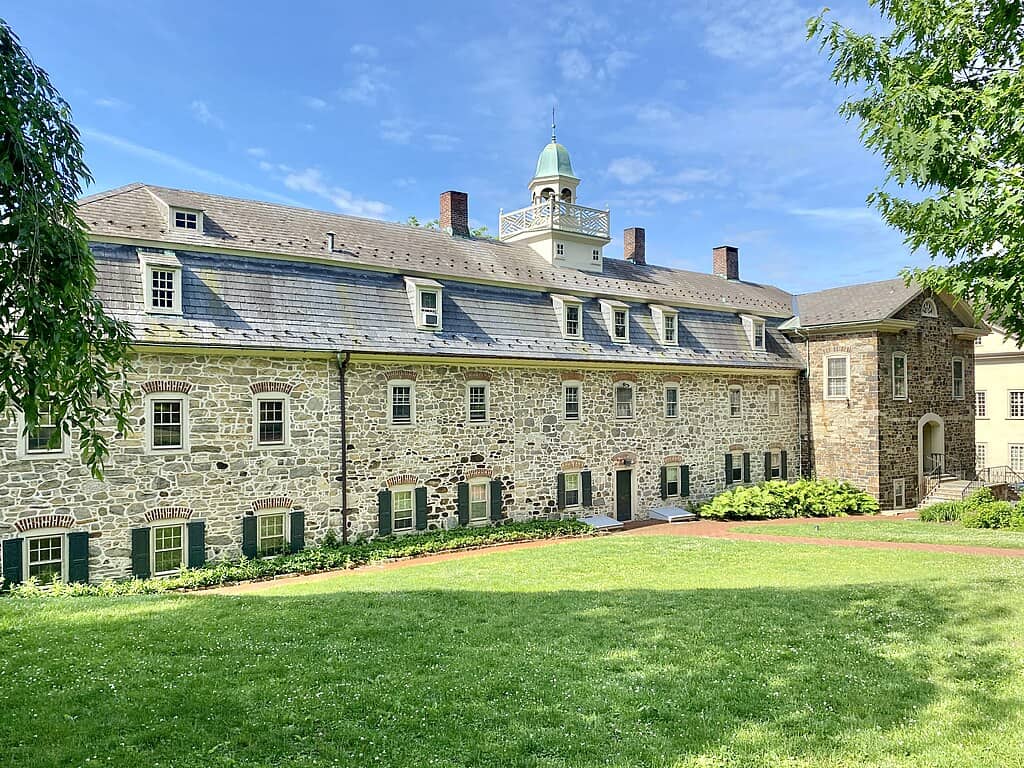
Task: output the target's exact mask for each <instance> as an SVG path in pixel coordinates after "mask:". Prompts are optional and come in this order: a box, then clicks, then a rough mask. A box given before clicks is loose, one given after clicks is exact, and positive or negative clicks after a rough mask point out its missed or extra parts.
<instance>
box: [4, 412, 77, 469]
mask: <svg viewBox="0 0 1024 768" xmlns="http://www.w3.org/2000/svg"><path fill="white" fill-rule="evenodd" d="M51 441H52V443H51ZM17 455H18V458H19V459H63V458H67V457H68V456H70V455H71V439H70V435H69V434H68V433H67V428H66V427H64V426H58V424H57V422H56V418H55V417H54V416H53V414H52V413H51V412H50V411H49V410H47V409H45V408H41V409H40V410H39V413H38V418H37V419H36V425H35V426H34V427H33V428H32V429H30V430H28V431H27V432H26V431H25V417H24V415H23V414H21V413H19V414H18V452H17Z"/></svg>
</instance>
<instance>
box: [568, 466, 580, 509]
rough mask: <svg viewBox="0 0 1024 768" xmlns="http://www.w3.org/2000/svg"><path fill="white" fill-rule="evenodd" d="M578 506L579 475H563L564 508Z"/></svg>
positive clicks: (571, 473)
mask: <svg viewBox="0 0 1024 768" xmlns="http://www.w3.org/2000/svg"><path fill="white" fill-rule="evenodd" d="M579 505H580V473H579V472H566V473H565V506H566V507H567V508H568V507H578V506H579Z"/></svg>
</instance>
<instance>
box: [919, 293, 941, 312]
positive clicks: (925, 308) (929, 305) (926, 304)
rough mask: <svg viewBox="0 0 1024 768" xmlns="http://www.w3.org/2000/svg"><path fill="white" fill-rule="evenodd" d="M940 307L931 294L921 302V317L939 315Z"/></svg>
mask: <svg viewBox="0 0 1024 768" xmlns="http://www.w3.org/2000/svg"><path fill="white" fill-rule="evenodd" d="M938 316H939V308H938V307H937V306H936V305H935V299H933V298H931V297H930V296H929V297H927V298H926V299H925V300H924V301H922V302H921V317H938Z"/></svg>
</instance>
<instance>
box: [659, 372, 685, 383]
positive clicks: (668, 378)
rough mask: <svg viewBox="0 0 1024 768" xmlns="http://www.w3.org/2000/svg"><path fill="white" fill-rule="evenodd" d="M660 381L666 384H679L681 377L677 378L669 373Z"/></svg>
mask: <svg viewBox="0 0 1024 768" xmlns="http://www.w3.org/2000/svg"><path fill="white" fill-rule="evenodd" d="M661 378H662V381H664V382H665V383H666V384H679V383H680V382H681V381H682V380H683V379H682V377H681V376H677V375H676V374H674V373H670V374H668V375H667V376H662V377H661Z"/></svg>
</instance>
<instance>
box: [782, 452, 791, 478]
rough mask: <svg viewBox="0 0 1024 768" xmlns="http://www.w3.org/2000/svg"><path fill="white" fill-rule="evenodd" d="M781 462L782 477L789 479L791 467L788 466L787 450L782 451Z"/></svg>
mask: <svg viewBox="0 0 1024 768" xmlns="http://www.w3.org/2000/svg"><path fill="white" fill-rule="evenodd" d="M780 463H781V464H782V479H783V480H788V479H789V467H787V466H786V464H787V461H786V452H785V451H783V452H782V458H781V462H780Z"/></svg>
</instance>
